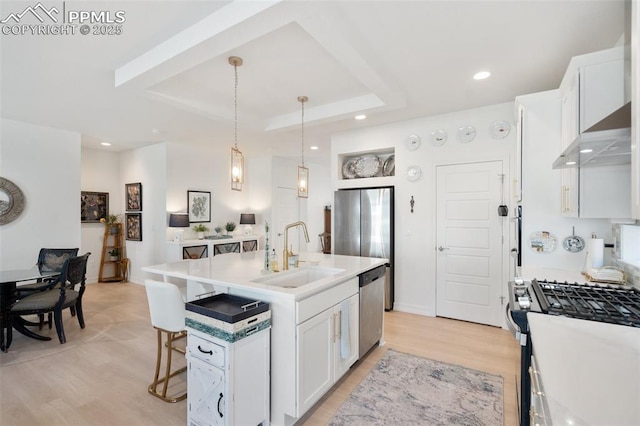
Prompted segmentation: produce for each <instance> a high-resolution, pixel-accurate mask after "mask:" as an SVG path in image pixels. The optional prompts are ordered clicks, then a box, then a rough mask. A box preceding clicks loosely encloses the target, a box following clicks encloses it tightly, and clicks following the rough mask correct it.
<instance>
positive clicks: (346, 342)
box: [142, 250, 387, 425]
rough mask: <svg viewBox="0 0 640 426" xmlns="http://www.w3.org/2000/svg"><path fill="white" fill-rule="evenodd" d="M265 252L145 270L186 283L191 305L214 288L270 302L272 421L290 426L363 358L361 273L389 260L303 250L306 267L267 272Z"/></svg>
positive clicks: (180, 263)
mask: <svg viewBox="0 0 640 426" xmlns="http://www.w3.org/2000/svg"><path fill="white" fill-rule="evenodd" d="M264 255H265V253H264V251H263V250H259V251H255V252H246V253H239V254H238V253H233V254H225V255H221V256H215V257H212V258H205V259H196V260H182V261H178V262H172V263H167V264H162V265H154V266H147V267H143V268H142V270H143V271H145V272H150V273H153V274H157V275H160V276H161V277H162V279H163V280H164V281H167V282H174V281H176V280H186V282H187V299H188V300H194V299H197V298H199V297H201V296H203V295H204V296H206V295H207V294H208V293H210V292H211V291H215V292H216V293H228V294H233V295H237V296H242V297H247V298H251V299H254V300H262V301H265V302H268V303H269V304H270V308H271V327H272V328H271V415H270V418H271V423H273V424H276V425H290V424H293V423H295V422H296V421H297V420H298V419H299V418H300V417H301V416H302V415H304V413H305V412H306V411H308V410H309V408H311V407H312V406H313V405H314V404H315V403H316V402H317V401H318V400H319V399H320V398H321V397H322V396H323V395H324V394H325V393H326V392H327V391H328V390H329V389H330V388H331V387H332V386H333V384H334V383H336V382H337V381H338V380H339V379H340V377H342V375H343V374H344V373H346V371H347V370H348V369H349V367H350V366H351V365H353V363H355V362H356V361H357V360H358V358H359V354H358V321H359V296H358V290H359V283H358V275H360V274H362V273H364V272H366V271H369V270H371V269H374V268H376V267H378V266H381V265H384V264H385V263H386V262H387V260H386V259H379V258H367V257H355V256H339V255H328V254H322V253H300V267H299V268H295V269H292V270H289V271H283V272H279V273H265V272H263V267H264V257H265V256H264ZM379 309H380V310H383V309H384V306H383V304H382V303H381V305H380V307H379ZM250 391H251V390H250V389H247V392H250Z"/></svg>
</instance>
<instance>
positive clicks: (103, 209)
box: [80, 191, 109, 223]
mask: <svg viewBox="0 0 640 426" xmlns="http://www.w3.org/2000/svg"><path fill="white" fill-rule="evenodd" d="M108 213H109V193H108V192H89V191H82V192H80V222H82V223H100V219H106V217H107V214H108Z"/></svg>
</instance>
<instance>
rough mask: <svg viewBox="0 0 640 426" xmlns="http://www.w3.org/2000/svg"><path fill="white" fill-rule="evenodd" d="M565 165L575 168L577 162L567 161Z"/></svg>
mask: <svg viewBox="0 0 640 426" xmlns="http://www.w3.org/2000/svg"><path fill="white" fill-rule="evenodd" d="M565 164H566V165H567V166H573V165H574V164H576V162H575V161H567V162H566V163H565Z"/></svg>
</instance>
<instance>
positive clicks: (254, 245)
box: [167, 235, 261, 262]
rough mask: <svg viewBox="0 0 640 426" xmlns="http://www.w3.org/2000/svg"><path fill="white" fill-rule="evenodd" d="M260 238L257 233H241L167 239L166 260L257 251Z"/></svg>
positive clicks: (172, 260) (173, 260)
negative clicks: (177, 240) (224, 236)
mask: <svg viewBox="0 0 640 426" xmlns="http://www.w3.org/2000/svg"><path fill="white" fill-rule="evenodd" d="M260 238H261V237H260V236H258V235H243V236H234V237H231V238H215V239H207V238H205V239H203V240H184V241H180V242H175V241H167V262H175V261H178V260H183V259H202V258H205V257H211V256H217V255H220V254H225V253H244V252H248V251H257V250H259V249H260V244H259V241H260Z"/></svg>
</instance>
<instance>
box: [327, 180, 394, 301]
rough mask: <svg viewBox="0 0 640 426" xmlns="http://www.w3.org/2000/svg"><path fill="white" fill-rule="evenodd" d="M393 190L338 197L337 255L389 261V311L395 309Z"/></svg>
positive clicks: (346, 191)
mask: <svg viewBox="0 0 640 426" xmlns="http://www.w3.org/2000/svg"><path fill="white" fill-rule="evenodd" d="M393 204H394V201H393V188H391V187H385V188H366V189H341V190H338V191H336V192H335V196H334V207H333V209H334V213H333V214H334V233H333V235H332V238H333V241H334V252H335V254H343V255H348V256H364V257H383V258H387V259H389V263H388V264H387V265H386V266H387V271H386V277H385V309H386V310H391V309H393V300H394V289H393V287H394V286H393V282H394V281H393V238H394V237H393Z"/></svg>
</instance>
